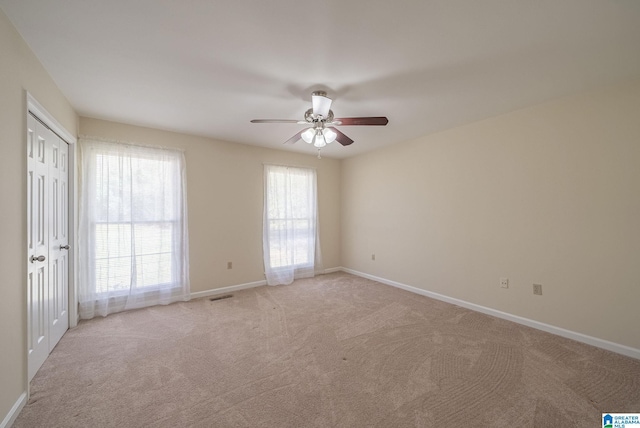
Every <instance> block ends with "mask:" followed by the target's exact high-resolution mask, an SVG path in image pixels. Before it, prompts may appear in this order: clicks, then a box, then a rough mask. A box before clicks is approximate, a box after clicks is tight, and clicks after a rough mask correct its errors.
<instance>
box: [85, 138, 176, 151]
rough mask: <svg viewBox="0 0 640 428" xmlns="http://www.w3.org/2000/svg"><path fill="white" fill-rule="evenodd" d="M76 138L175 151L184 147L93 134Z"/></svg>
mask: <svg viewBox="0 0 640 428" xmlns="http://www.w3.org/2000/svg"><path fill="white" fill-rule="evenodd" d="M78 140H79V141H83V140H84V141H95V142H98V143H112V144H122V145H125V146H135V147H142V148H151V149H163V150H175V151H176V152H182V153H185V149H181V148H179V147H166V146H158V145H154V144H145V143H138V142H131V141H126V140H116V139H113V138H106V137H96V136H93V135H84V134H81V135H79V136H78Z"/></svg>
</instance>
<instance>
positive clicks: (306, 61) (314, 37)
mask: <svg viewBox="0 0 640 428" xmlns="http://www.w3.org/2000/svg"><path fill="white" fill-rule="evenodd" d="M0 8H2V10H4V12H5V13H6V14H7V15H8V17H9V19H10V20H11V21H12V22H13V24H14V25H15V26H16V28H17V29H18V31H19V32H20V33H21V34H22V36H23V37H24V39H25V40H26V41H27V43H28V44H29V46H31V48H32V49H33V51H34V52H35V53H36V55H37V56H38V58H39V59H40V61H41V62H42V63H43V64H44V66H45V68H46V69H47V71H48V72H49V73H50V74H51V76H52V77H53V79H54V80H55V81H56V83H57V84H58V85H59V87H60V89H61V90H62V92H63V93H64V94H65V95H66V97H67V98H68V99H69V101H70V102H71V104H72V105H73V107H74V108H76V110H77V111H78V113H79V114H80V115H81V116H88V117H95V118H101V119H106V120H113V121H117V122H123V123H129V124H135V125H142V126H148V127H153V128H159V129H166V130H172V131H177V132H183V133H188V134H195V135H203V136H208V137H211V138H215V139H219V140H227V141H232V142H240V143H245V144H252V145H259V146H264V147H271V148H277V149H285V150H294V151H300V152H306V153H314V150H313V148H312V147H310V146H309V145H307V144H305V143H304V142H302V141H301V142H298V143H297V144H296V145H294V146H288V145H287V146H283V145H282V144H281V143H282V142H283V141H285V140H287V139H288V138H289V137H291V136H292V135H293V134H295V133H296V132H297V131H298V130H300V129H301V128H302V127H303V125H295V124H294V125H292V124H278V125H271V124H269V125H266V124H251V123H249V121H250V120H251V119H256V118H266V119H272V118H277V119H302V116H303V113H304V111H305V110H306V109H308V108H309V107H310V106H311V92H312V91H313V90H315V89H324V90H326V91H327V92H328V96H329V97H331V98H333V99H334V103H333V107H332V109H333V111H334V112H335V114H336V116H337V117H350V116H387V117H388V118H389V125H387V126H386V127H346V126H345V127H342V128H340V129H341V130H342V131H343V132H344V133H346V134H347V135H348V136H350V137H351V138H353V139H354V140H355V143H354V144H352V145H351V146H349V147H342V146H340V145H338V144H337V143H335V144H331V145H330V146H328V147H326V148H325V149H323V155H325V156H330V157H337V158H343V157H349V156H353V155H355V154H360V153H364V152H366V151H369V150H372V149H375V148H378V147H381V146H384V145H387V144H392V143H396V142H399V141H404V140H408V139H412V138H415V137H418V136H421V135H424V134H428V133H432V132H436V131H439V130H443V129H446V128H450V127H453V126H457V125H460V124H464V123H468V122H471V121H475V120H479V119H483V118H487V117H490V116H495V115H498V114H501V113H505V112H508V111H512V110H515V109H518V108H522V107H526V106H528V105H533V104H536V103H539V102H542V101H545V100H548V99H551V98H555V97H558V96H562V95H566V94H570V93H574V92H577V91H581V90H584V89H587V88H591V87H594V86H598V85H603V84H609V83H613V82H616V81H619V80H623V79H627V78H632V77H635V76H640V1H638V0H528V1H527V0H483V1H477V0H413V1H403V0H396V1H390V0H386V1H380V0H367V1H365V0H342V1H338V0H326V1H322V0H320V1H307V0H272V1H268V0H215V1H213V0H182V1H178V0H136V1H131V0H109V1H104V0H51V1H41V0H0Z"/></svg>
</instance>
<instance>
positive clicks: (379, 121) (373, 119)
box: [333, 116, 389, 126]
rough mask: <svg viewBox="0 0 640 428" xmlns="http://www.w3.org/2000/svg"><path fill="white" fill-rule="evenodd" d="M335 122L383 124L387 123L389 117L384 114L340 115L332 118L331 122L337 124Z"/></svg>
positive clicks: (343, 124) (346, 124)
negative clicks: (365, 115)
mask: <svg viewBox="0 0 640 428" xmlns="http://www.w3.org/2000/svg"><path fill="white" fill-rule="evenodd" d="M337 122H340V123H339V124H340V125H342V126H350V125H377V126H385V125H386V124H387V123H389V119H387V118H386V117H384V116H378V117H340V118H336V119H333V123H335V124H336V125H338V123H337Z"/></svg>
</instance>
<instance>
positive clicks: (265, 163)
mask: <svg viewBox="0 0 640 428" xmlns="http://www.w3.org/2000/svg"><path fill="white" fill-rule="evenodd" d="M262 165H269V166H283V167H285V168H306V169H317V168H316V167H315V166H306V165H285V164H281V163H268V162H262Z"/></svg>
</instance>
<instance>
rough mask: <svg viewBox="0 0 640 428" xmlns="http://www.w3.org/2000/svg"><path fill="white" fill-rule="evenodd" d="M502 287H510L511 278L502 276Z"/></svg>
mask: <svg viewBox="0 0 640 428" xmlns="http://www.w3.org/2000/svg"><path fill="white" fill-rule="evenodd" d="M500 287H502V288H509V278H500Z"/></svg>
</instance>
